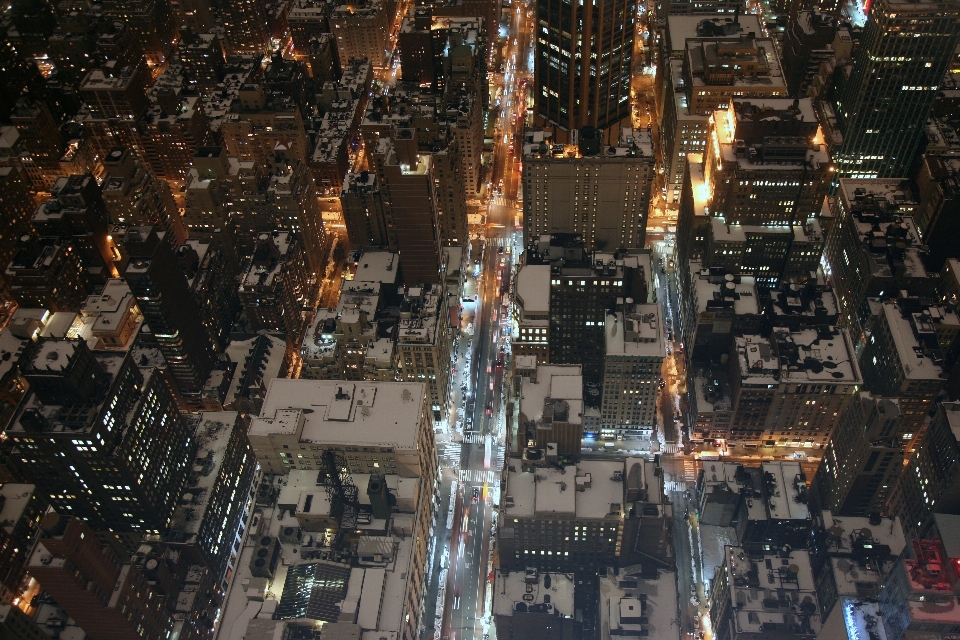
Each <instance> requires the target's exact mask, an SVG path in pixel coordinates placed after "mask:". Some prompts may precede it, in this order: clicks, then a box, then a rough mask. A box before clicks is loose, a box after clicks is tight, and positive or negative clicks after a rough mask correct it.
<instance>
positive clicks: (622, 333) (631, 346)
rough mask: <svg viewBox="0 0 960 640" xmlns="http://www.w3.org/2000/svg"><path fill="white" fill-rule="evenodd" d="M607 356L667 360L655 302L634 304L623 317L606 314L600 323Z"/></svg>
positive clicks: (617, 313)
mask: <svg viewBox="0 0 960 640" xmlns="http://www.w3.org/2000/svg"><path fill="white" fill-rule="evenodd" d="M604 336H605V338H606V353H607V356H621V357H635V358H654V359H657V358H659V359H660V360H663V359H664V358H666V357H667V344H666V334H665V332H664V328H663V311H662V309H661V307H660V304H659V303H653V304H638V305H634V306H633V308H632V309H631V310H629V311H628V312H627V313H626V314H624V313H623V312H620V311H618V312H616V313H615V314H607V316H606V320H605V322H604Z"/></svg>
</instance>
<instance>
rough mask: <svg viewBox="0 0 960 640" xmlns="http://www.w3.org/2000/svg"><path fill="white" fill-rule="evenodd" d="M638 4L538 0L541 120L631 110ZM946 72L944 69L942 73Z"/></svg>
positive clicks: (614, 116) (605, 116) (565, 125)
mask: <svg viewBox="0 0 960 640" xmlns="http://www.w3.org/2000/svg"><path fill="white" fill-rule="evenodd" d="M635 18H636V4H635V3H633V2H628V1H626V0H599V2H595V3H593V4H584V3H575V2H567V1H566V0H539V2H538V3H537V24H538V25H539V27H538V29H537V41H536V45H535V47H536V54H535V60H534V82H533V86H534V87H535V88H536V90H535V92H534V104H535V110H534V114H535V117H536V123H537V124H546V123H552V124H554V125H556V126H558V127H559V128H560V129H562V130H564V131H573V130H574V129H579V128H580V127H584V126H592V127H596V128H598V129H606V128H607V127H610V126H612V125H614V124H616V123H617V122H619V121H621V120H623V119H624V118H626V117H627V116H628V115H630V101H629V98H630V68H631V64H632V56H633V39H634V32H635V28H634V20H635ZM941 75H942V73H941Z"/></svg>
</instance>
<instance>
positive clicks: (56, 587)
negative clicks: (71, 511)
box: [29, 513, 173, 640]
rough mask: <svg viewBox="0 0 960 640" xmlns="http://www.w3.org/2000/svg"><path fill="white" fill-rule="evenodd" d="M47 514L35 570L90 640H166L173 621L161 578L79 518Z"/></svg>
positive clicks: (32, 561) (33, 557) (31, 566)
mask: <svg viewBox="0 0 960 640" xmlns="http://www.w3.org/2000/svg"><path fill="white" fill-rule="evenodd" d="M62 520H63V521H61V517H60V516H58V515H57V514H56V513H51V514H48V516H46V517H45V518H44V521H43V523H42V526H43V528H44V533H45V535H44V536H43V537H42V538H41V540H40V541H39V542H38V543H37V545H36V546H35V547H34V548H33V551H32V555H31V556H30V562H29V569H30V573H31V574H33V576H34V577H36V578H37V580H38V581H40V582H41V584H43V585H44V587H43V588H44V590H46V591H47V592H48V593H50V595H52V596H53V597H54V599H56V601H57V604H59V605H60V606H61V607H63V610H64V611H66V612H67V615H69V616H70V617H71V618H73V619H74V620H76V621H77V623H78V624H80V625H81V628H82V629H83V630H84V631H85V632H86V633H87V635H89V636H90V638H91V640H108V639H116V640H164V639H165V638H167V637H168V634H169V633H170V630H171V627H172V626H173V616H172V615H171V614H170V612H168V611H167V609H166V606H165V605H166V602H165V598H164V597H163V595H162V593H161V591H160V589H159V586H160V585H158V584H157V583H153V584H151V582H150V581H149V580H147V578H146V576H145V575H144V574H143V573H142V572H141V571H140V569H139V568H137V567H136V566H134V565H132V564H130V563H129V562H128V561H125V560H124V559H123V557H122V556H121V555H120V554H119V553H118V551H116V550H114V549H113V548H111V547H110V546H109V545H107V544H104V543H103V542H101V541H100V540H99V538H98V537H97V535H96V534H95V533H94V531H93V530H92V529H91V528H90V526H88V525H87V523H85V522H84V521H83V520H81V519H80V518H77V517H69V518H63V519H62Z"/></svg>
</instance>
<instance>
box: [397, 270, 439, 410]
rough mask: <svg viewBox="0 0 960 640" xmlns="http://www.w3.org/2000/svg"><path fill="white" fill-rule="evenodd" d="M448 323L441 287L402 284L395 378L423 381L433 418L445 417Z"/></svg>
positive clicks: (435, 285)
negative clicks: (425, 384)
mask: <svg viewBox="0 0 960 640" xmlns="http://www.w3.org/2000/svg"><path fill="white" fill-rule="evenodd" d="M401 259H402V255H401ZM449 327H450V317H449V315H448V313H447V305H446V288H445V287H442V286H441V285H439V284H432V285H418V286H414V285H409V284H408V285H406V286H405V287H404V291H403V300H402V302H401V303H400V320H399V322H398V325H397V363H398V365H399V368H398V370H397V378H398V379H399V380H401V381H403V380H407V381H410V382H415V381H418V380H426V381H427V397H428V400H429V403H430V410H431V411H432V413H433V419H434V420H437V421H439V420H443V419H444V418H446V416H447V409H448V405H449V397H450V340H449V338H448V332H449Z"/></svg>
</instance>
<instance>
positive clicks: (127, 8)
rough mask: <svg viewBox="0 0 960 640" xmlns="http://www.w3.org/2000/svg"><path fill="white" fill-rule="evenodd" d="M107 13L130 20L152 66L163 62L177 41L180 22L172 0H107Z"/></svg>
mask: <svg viewBox="0 0 960 640" xmlns="http://www.w3.org/2000/svg"><path fill="white" fill-rule="evenodd" d="M103 12H104V14H105V15H106V16H107V17H108V18H111V19H116V20H120V21H121V22H125V23H127V24H129V25H130V26H131V27H132V28H133V30H134V31H135V32H136V34H137V36H138V37H139V39H140V43H141V45H142V47H143V52H144V54H146V56H147V61H148V62H149V63H150V64H151V65H152V66H155V67H157V66H161V65H162V64H163V63H164V62H166V61H167V58H168V57H169V56H170V54H171V53H172V52H173V48H174V45H175V44H176V42H177V24H176V23H175V22H174V18H173V12H172V11H171V10H170V3H169V2H168V0H133V1H132V2H131V1H130V0H106V1H105V2H104V3H103Z"/></svg>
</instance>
